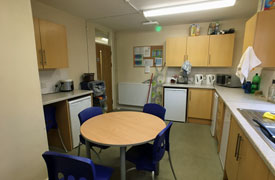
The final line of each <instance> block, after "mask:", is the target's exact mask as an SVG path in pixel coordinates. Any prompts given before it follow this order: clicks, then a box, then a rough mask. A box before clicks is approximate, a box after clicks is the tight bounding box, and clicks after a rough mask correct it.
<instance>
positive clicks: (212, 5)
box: [143, 0, 236, 17]
mask: <svg viewBox="0 0 275 180" xmlns="http://www.w3.org/2000/svg"><path fill="white" fill-rule="evenodd" d="M235 3H236V0H219V1H211V2H203V3H196V4H188V5H181V6H174V7H167V8H159V9H152V10H145V11H143V14H144V16H145V17H154V16H163V15H171V14H180V13H188V12H195V11H205V10H209V9H217V8H223V7H230V6H234V5H235Z"/></svg>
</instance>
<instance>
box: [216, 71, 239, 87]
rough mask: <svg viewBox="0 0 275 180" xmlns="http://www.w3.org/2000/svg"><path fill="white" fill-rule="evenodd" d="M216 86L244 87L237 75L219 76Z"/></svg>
mask: <svg viewBox="0 0 275 180" xmlns="http://www.w3.org/2000/svg"><path fill="white" fill-rule="evenodd" d="M216 84H217V85H219V86H225V87H231V88H239V87H242V84H241V81H240V79H239V78H238V77H237V76H236V75H230V74H217V78H216Z"/></svg>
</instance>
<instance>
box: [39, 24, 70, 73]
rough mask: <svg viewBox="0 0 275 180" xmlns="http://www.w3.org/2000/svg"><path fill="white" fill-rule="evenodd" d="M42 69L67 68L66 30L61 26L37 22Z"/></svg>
mask: <svg viewBox="0 0 275 180" xmlns="http://www.w3.org/2000/svg"><path fill="white" fill-rule="evenodd" d="M39 25H40V36H41V43H42V51H43V61H44V62H43V64H44V69H52V68H66V67H68V49H67V37H66V29H65V27H64V26H63V25H59V24H55V23H52V22H49V21H45V20H41V19H40V20H39Z"/></svg>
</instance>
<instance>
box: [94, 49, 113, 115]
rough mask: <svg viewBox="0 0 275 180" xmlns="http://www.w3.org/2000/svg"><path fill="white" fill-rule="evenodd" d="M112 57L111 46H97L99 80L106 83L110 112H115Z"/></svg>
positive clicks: (108, 109)
mask: <svg viewBox="0 0 275 180" xmlns="http://www.w3.org/2000/svg"><path fill="white" fill-rule="evenodd" d="M111 56H112V52H111V47H110V46H107V45H103V44H96V59H97V79H98V80H103V81H104V82H105V86H106V96H107V111H108V112H110V111H112V110H113V96H112V58H111Z"/></svg>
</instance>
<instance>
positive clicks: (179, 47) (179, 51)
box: [166, 37, 187, 67]
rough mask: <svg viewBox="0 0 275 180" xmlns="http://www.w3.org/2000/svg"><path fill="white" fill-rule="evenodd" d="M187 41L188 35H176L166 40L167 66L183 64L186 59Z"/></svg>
mask: <svg viewBox="0 0 275 180" xmlns="http://www.w3.org/2000/svg"><path fill="white" fill-rule="evenodd" d="M186 42H187V38H186V37H174V38H168V39H167V40H166V66H168V67H180V66H182V64H183V62H184V61H185V60H186Z"/></svg>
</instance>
